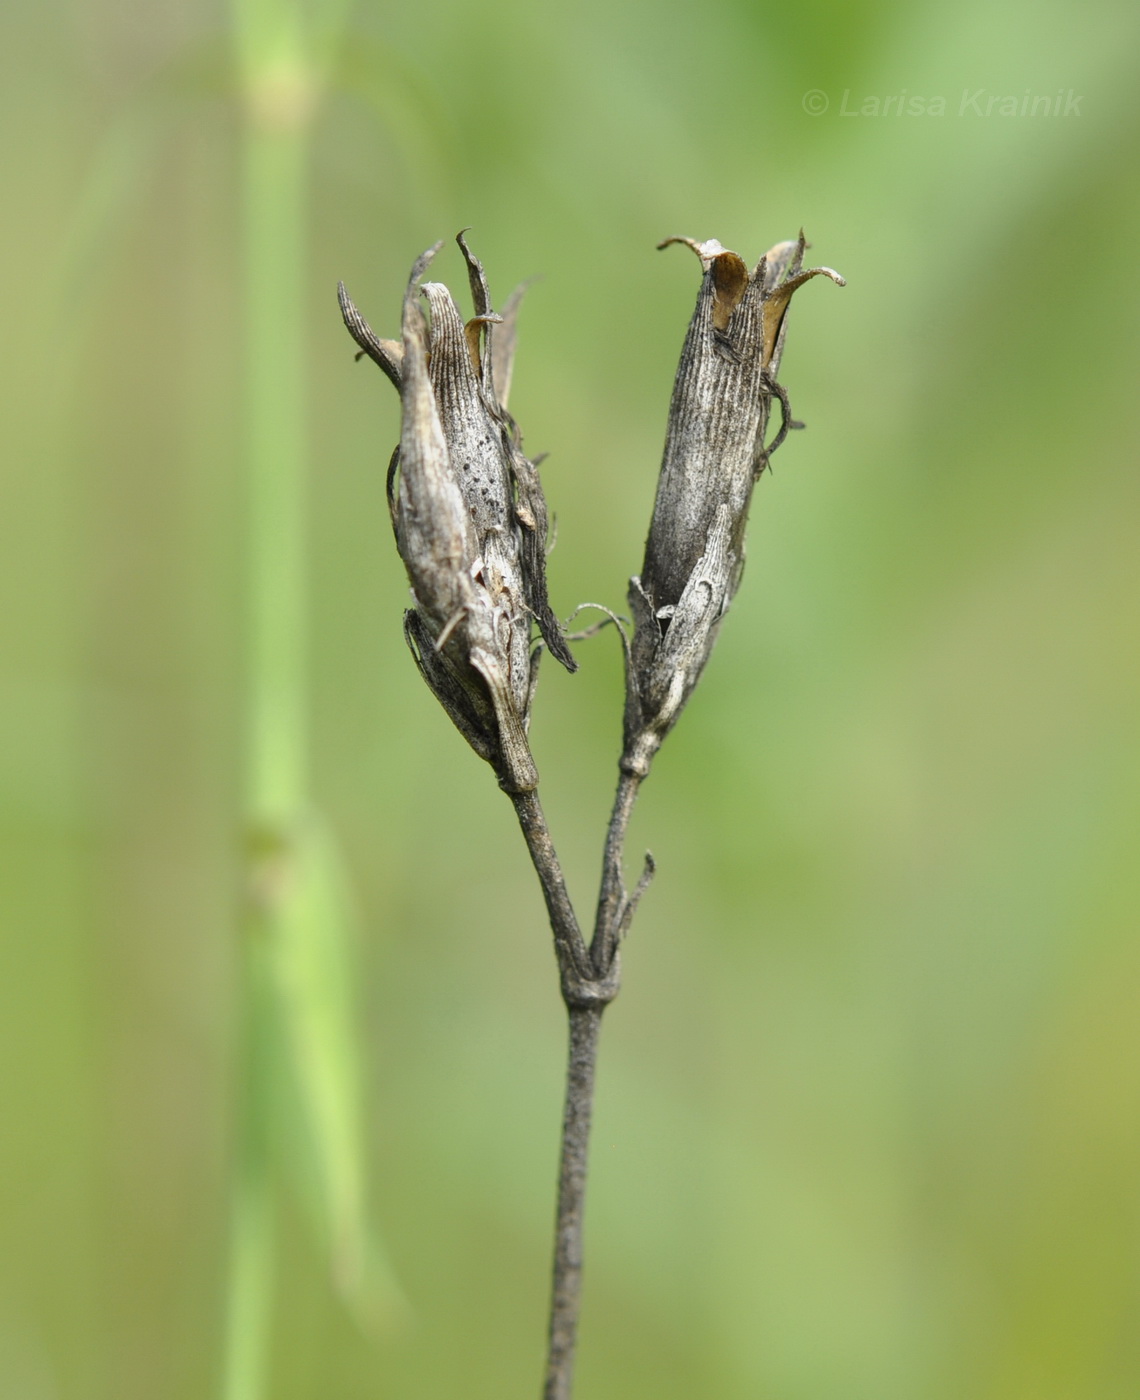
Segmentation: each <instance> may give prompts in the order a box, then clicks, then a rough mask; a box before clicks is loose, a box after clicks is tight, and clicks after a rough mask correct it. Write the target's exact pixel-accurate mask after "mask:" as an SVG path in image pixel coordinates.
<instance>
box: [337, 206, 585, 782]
mask: <svg viewBox="0 0 1140 1400" xmlns="http://www.w3.org/2000/svg"><path fill="white" fill-rule="evenodd" d="M459 242H460V247H461V248H462V250H463V253H464V256H465V258H466V259H467V263H468V269H469V273H470V279H471V284H472V289H473V291H474V293H475V301H476V312H477V314H476V316H475V317H474V318H473V319H472V320H471V321H469V322H467V324H466V325H464V322H463V319H462V317H461V316H460V313H459V309H458V307H457V306H456V304H455V301H454V299H453V298H452V296H451V293H450V292H449V291H448V289H447V288H446V287H445V286H443V285H442V284H441V283H436V282H432V283H427V284H426V285H424V286H423V287H422V288H421V285H420V283H421V279H422V278H423V275H424V273H425V272H426V271H427V268H428V266H429V265H430V263H431V261H432V259H433V258H434V256H435V254H436V253H437V252H438V251H439V247H440V246H441V245H439V244H437V245H436V246H435V247H434V248H431V249H429V250H428V251H427V252H426V253H424V254H423V256H422V257H421V258H419V259H418V261H417V262H416V265H415V267H414V268H413V269H412V275H411V278H410V280H409V283H408V288H407V292H406V295H405V297H404V311H403V335H402V342H401V343H400V344H396V343H394V342H392V341H384V340H380V339H379V337H377V336H375V335H374V334H373V332H372V330H371V328H370V327H369V326H368V324H367V322H366V321H365V320H364V318H363V317H362V316H361V315H360V313H359V312H358V311H357V310H356V308H355V306H353V304H352V302H351V300H350V299H349V297H348V294H347V292H345V290H344V287H343V285H342V286H341V288H340V291H339V295H340V304H341V311H342V314H343V316H344V321H345V325H346V326H347V327H348V330H349V332H350V333H351V335H352V337H353V339H354V340H355V341H356V342H357V344H358V345H359V346H360V347H361V352H362V353H363V354H367V355H368V356H369V357H370V358H371V359H373V360H374V361H375V362H376V363H377V364H379V365H380V367H381V369H383V370H384V372H385V374H387V375H388V377H389V379H391V380H392V382H393V383H394V384H395V385H396V386H397V387H398V388H399V390H400V400H401V428H400V445H399V447H398V449H397V452H396V454H394V456H393V459H392V464H391V466H390V468H389V474H388V482H389V503H390V506H391V509H392V517H393V524H394V526H395V532H396V543H397V547H398V549H399V552H400V556H401V558H402V559H403V561H404V565H405V567H406V569H407V571H408V578H409V581H410V583H411V585H412V592H413V595H414V600H415V607H414V608H413V609H411V610H410V611H409V612H408V613H407V615H406V618H405V629H404V630H405V636H406V637H407V640H408V645H409V646H410V648H411V650H412V653H413V655H414V657H415V659H416V663H417V665H418V666H419V669H420V672H421V674H422V675H423V677H424V679H425V680H426V681H427V683H428V685H429V686H430V687H431V689H432V691H433V692H434V694H435V695H436V697H437V698H438V699H439V701H440V703H441V704H442V705H443V707H444V708H445V709H446V710H447V712H448V714H449V715H450V716H451V718H452V720H453V722H454V723H455V725H456V726H457V728H458V729H459V730H460V731H461V733H462V734H463V735H464V737H465V738H466V739H467V740H468V742H469V743H470V744H471V745H472V747H473V748H474V749H475V750H476V752H477V753H479V754H480V756H481V757H483V758H485V759H487V761H488V762H490V763H491V764H492V765H493V766H494V767H495V769H496V772H497V773H498V775H499V781H500V783H501V784H502V785H503V786H504V787H505V788H507V789H508V790H510V791H525V790H527V789H528V788H532V787H534V786H535V784H536V783H537V780H538V775H537V772H536V771H535V767H534V761H533V759H532V757H531V754H530V749H529V746H528V743H527V739H526V727H527V723H528V720H529V713H530V700H531V695H532V692H533V665H532V661H531V649H530V641H531V618H532V617H534V618H536V620H537V621H538V623H539V627H540V629H541V631H542V632H543V635H544V637H545V639H546V641H547V644H548V645H549V647H550V649H551V650H552V651H553V652H554V653H555V655H556V656H558V658H559V659H560V660H561V661H563V663H564V664H566V665H567V666H568V667H569V669H571V670H573V669H574V667H575V663H574V660H573V658H572V656H571V655H570V653H569V650H568V648H567V647H566V643H565V640H564V638H563V636H562V633H561V629H560V628H559V626H558V623H557V621H556V619H555V618H554V616H553V614H552V613H551V611H550V608H549V605H548V604H547V602H546V581H545V540H546V506H545V501H544V500H543V499H542V491H541V486H540V485H539V484H538V474H537V471H536V470H535V469H534V466H533V464H532V463H531V462H529V461H528V460H527V459H526V458H525V457H524V456H523V455H522V451H521V446H520V440H519V436H518V430H517V427H516V426H515V424H514V420H513V419H511V418H510V416H509V415H508V414H507V413H506V410H505V409H504V408H503V407H502V406H501V405H500V403H499V401H498V398H497V394H496V383H498V382H501V383H502V384H503V385H506V384H508V383H509V377H510V357H511V354H512V353H513V344H514V331H513V313H512V317H511V323H510V326H509V336H508V337H507V339H506V340H505V341H504V343H503V345H502V347H501V350H502V353H501V354H500V356H499V360H500V361H501V369H500V370H498V371H493V370H492V346H493V345H494V344H496V342H495V341H494V340H493V335H494V330H495V329H497V327H498V326H499V325H500V324H502V320H501V318H500V317H497V316H496V315H495V314H494V313H493V312H492V311H491V309H490V298H489V295H488V293H487V288H486V279H485V278H484V276H483V270H482V266H481V264H479V262H478V260H477V259H475V258H474V256H473V255H472V254H471V252H470V250H469V249H468V247H467V245H466V243H465V242H464V241H463V236H462V234H461V235H460V238H459ZM421 293H422V295H423V297H424V298H425V299H426V301H427V303H428V307H429V310H430V323H429V322H428V321H427V320H426V319H425V316H424V312H423V310H422V309H421V306H420V296H421ZM513 309H515V310H517V299H515V301H514V307H513ZM397 471H398V484H397Z"/></svg>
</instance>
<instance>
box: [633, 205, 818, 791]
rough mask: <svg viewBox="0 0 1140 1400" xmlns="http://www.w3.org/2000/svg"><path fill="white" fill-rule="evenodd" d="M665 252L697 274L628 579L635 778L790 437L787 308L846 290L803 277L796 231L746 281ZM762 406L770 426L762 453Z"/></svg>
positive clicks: (691, 671) (707, 250) (701, 645)
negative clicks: (648, 516)
mask: <svg viewBox="0 0 1140 1400" xmlns="http://www.w3.org/2000/svg"><path fill="white" fill-rule="evenodd" d="M674 243H683V244H684V245H685V246H686V247H688V248H691V249H692V251H693V252H694V253H696V255H697V256H698V257H699V258H700V260H701V270H702V274H703V275H702V278H701V287H700V292H699V294H698V296H697V305H696V309H695V311H694V312H693V317H692V320H691V321H690V323H689V329H688V333H687V335H686V337H685V342H684V346H683V348H682V350H681V361H680V364H679V365H678V368H677V375H676V379H675V381H674V384H673V398H672V403H671V405H670V409H669V425H668V430H667V432H666V437H665V451H664V456H663V459H662V464H661V473H660V476H659V478H658V483H657V496H656V500H655V502H654V507H653V518H652V521H651V523H650V527H649V536H648V539H647V540H646V546H645V562H644V564H643V566H642V570H641V573H640V575H638V576H635V577H634V578H632V579H631V580H630V592H629V599H630V607H631V609H632V612H633V618H634V637H633V644H632V651H631V658H630V665H629V676H628V681H627V689H626V710H625V749H624V754H623V758H622V764H623V767H625V768H626V770H627V771H629V772H631V773H637V774H640V775H644V774H645V773H646V772H648V769H649V764H650V762H651V761H652V758H653V755H654V753H656V751H657V749H658V748H659V747H660V745H661V742H662V740H663V739H664V737H665V735H666V734H667V733H668V732H669V730H670V729H671V728H672V726H673V724H674V723H675V722H676V720H677V717H678V715H679V714H680V712H681V709H682V707H683V706H684V704H685V701H686V700H687V699H688V697H689V696H690V695H691V694H692V691H693V689H694V687H695V686H696V684H697V681H698V680H699V679H700V675H701V672H702V671H703V669H704V665H705V662H706V661H707V660H708V657H709V655H710V653H711V651H712V648H713V644H714V642H715V641H716V635H717V631H718V629H719V626H720V621H721V619H722V618H723V616H724V614H725V612H726V611H727V610H728V606H729V603H730V602H731V601H732V598H733V595H734V594H735V592H736V589H737V587H738V585H739V582H740V575H741V571H742V569H743V566H744V533H745V527H746V524H747V519H748V509H749V505H750V503H751V500H752V490H753V487H754V485H755V482H756V480H757V478H758V477H759V475H760V474H761V472H762V471H763V470H764V468H765V466H766V465H767V463H768V458H769V456H770V455H771V453H772V452H774V451H775V449H776V448H777V447H778V446H779V445H780V444H781V443H782V442H783V440H784V437H785V435H786V433H787V431H788V429H789V428H790V427H792V426H793V424H792V419H791V414H790V410H789V406H788V398H787V394H786V393H785V391H784V389H783V388H782V386H781V385H780V384H779V383H778V381H777V378H776V376H777V372H778V370H779V366H780V359H781V356H782V354H783V347H784V338H785V335H786V330H787V326H786V317H787V311H788V306H789V303H790V302H791V299H792V296H793V295H794V294H795V292H796V291H797V290H798V289H799V288H800V287H802V286H803V285H804V283H805V282H808V281H810V280H811V279H812V278H813V277H819V276H824V277H829V278H830V279H831V280H832V281H833V282H837V283H838V284H839V285H840V286H842V285H844V279H843V278H842V277H840V275H839V274H838V273H837V272H835V271H834V270H833V269H832V268H829V267H813V268H808V269H804V268H803V255H804V251H805V249H806V247H807V243H806V240H805V239H804V235H803V232H802V231H801V233H800V236H799V238H798V239H794V240H790V241H788V242H784V243H778V244H776V246H775V247H773V248H770V249H769V250H768V252H767V253H766V254H765V255H764V257H762V258H761V259H760V261H759V263H758V264H757V265H756V267H755V268H754V269H753V270H752V271H751V272H749V270H748V266H747V264H746V263H745V261H744V259H743V258H742V257H741V256H740V254H739V253H735V252H733V251H732V250H731V249H728V248H725V247H724V246H723V245H722V244H721V243H720V242H718V240H716V239H715V238H714V239H708V240H706V241H705V242H698V241H697V240H695V239H692V238H667V239H665V240H664V242H662V243H660V244H658V247H660V248H666V247H669V246H670V245H672V244H674ZM773 400H776V401H778V402H779V404H780V409H781V426H780V430H779V432H778V433H777V434H776V437H775V439H774V441H773V442H772V443H771V444H770V445H769V446H767V447H766V446H765V439H766V434H767V430H768V424H769V418H770V416H771V406H772V402H773ZM796 426H799V425H796Z"/></svg>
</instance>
